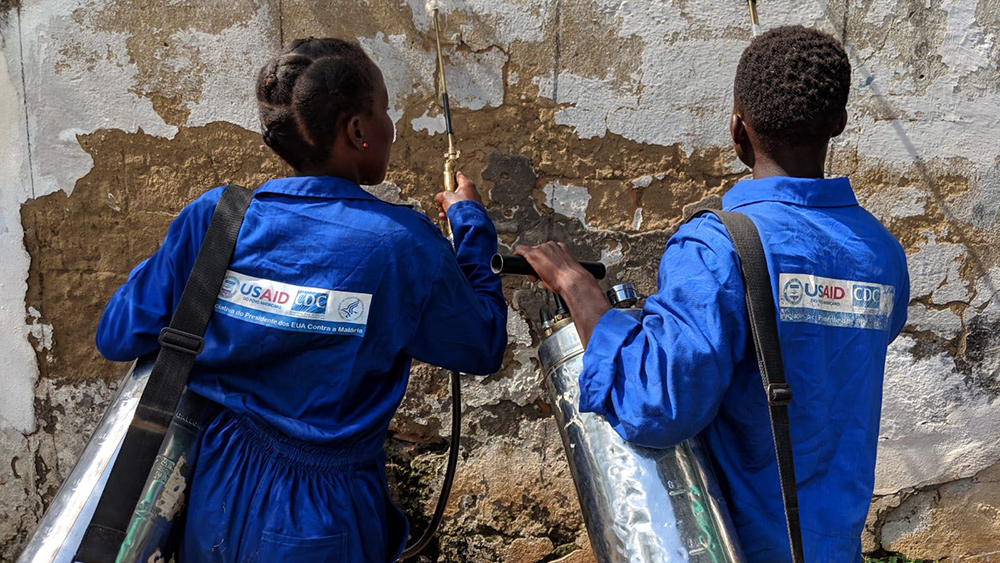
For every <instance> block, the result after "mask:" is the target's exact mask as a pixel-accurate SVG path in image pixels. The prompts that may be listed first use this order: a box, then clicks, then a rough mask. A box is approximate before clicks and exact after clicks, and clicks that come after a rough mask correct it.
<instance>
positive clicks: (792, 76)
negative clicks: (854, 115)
mask: <svg viewBox="0 0 1000 563" xmlns="http://www.w3.org/2000/svg"><path fill="white" fill-rule="evenodd" d="M850 88H851V62H850V61H849V60H848V58H847V53H845V52H844V48H843V47H842V46H841V44H840V42H839V41H837V40H836V39H834V38H833V37H831V36H830V35H827V34H826V33H823V32H820V31H817V30H814V29H808V28H805V27H802V26H798V25H796V26H785V27H779V28H776V29H772V30H770V31H768V32H767V33H764V34H762V35H760V36H759V37H757V38H756V39H754V40H753V42H751V43H750V46H748V47H747V48H746V50H745V51H743V56H741V57H740V64H739V66H738V67H737V68H736V80H735V81H734V84H733V90H734V95H735V101H736V105H737V109H738V110H741V113H742V114H743V119H744V121H745V122H746V123H747V124H749V125H750V127H751V128H753V130H754V131H755V132H756V133H757V134H758V135H759V136H760V137H762V140H764V141H765V142H766V143H768V142H769V143H774V142H779V143H781V144H789V145H815V144H819V143H825V142H827V141H828V140H829V138H830V135H831V134H832V133H833V128H834V126H835V125H836V124H837V122H838V121H839V120H840V118H841V116H842V115H843V113H844V108H846V107H847V94H848V92H849V91H850Z"/></svg>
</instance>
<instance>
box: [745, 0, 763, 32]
mask: <svg viewBox="0 0 1000 563" xmlns="http://www.w3.org/2000/svg"><path fill="white" fill-rule="evenodd" d="M747 7H749V8H750V34H751V35H753V36H754V37H757V36H758V35H760V20H759V19H757V0H747Z"/></svg>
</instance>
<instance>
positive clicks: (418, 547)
mask: <svg viewBox="0 0 1000 563" xmlns="http://www.w3.org/2000/svg"><path fill="white" fill-rule="evenodd" d="M426 8H427V11H428V12H429V13H431V14H432V16H433V18H434V37H435V40H436V41H437V63H438V77H439V81H440V83H441V106H442V107H443V108H444V122H445V129H446V131H447V133H448V152H446V153H444V189H446V190H448V191H449V192H453V191H455V188H456V187H457V186H456V181H455V164H456V163H457V162H458V157H459V154H460V153H459V152H458V149H457V148H455V131H454V130H453V129H452V128H451V108H450V107H449V106H448V84H447V83H446V82H445V80H444V58H443V57H442V56H441V25H440V19H439V17H438V3H437V0H429V1H428V2H427V5H426ZM443 231H444V234H445V236H446V237H448V238H451V226H450V225H449V224H448V220H447V219H446V220H445V223H444V228H443ZM450 375H451V440H450V441H449V443H448V463H447V465H446V466H445V470H444V482H443V483H442V484H441V493H440V495H439V496H438V501H437V505H435V507H434V514H433V515H431V520H430V522H429V523H428V524H427V528H426V529H425V530H424V532H423V533H422V534H421V535H420V537H419V538H417V539H415V540H414V541H413V542H412V543H410V544H409V545H407V546H406V547H405V548H404V549H403V552H402V553H401V554H400V555H399V561H403V560H404V559H409V558H411V557H414V556H416V555H417V554H418V553H420V552H421V551H423V550H424V548H426V547H427V545H428V544H430V543H431V540H432V539H433V538H434V534H435V532H437V529H438V527H439V526H440V525H441V520H442V519H443V518H444V510H445V508H446V507H447V506H448V496H449V495H450V494H451V485H452V483H453V482H454V481H455V471H456V468H457V467H458V448H459V440H460V438H461V435H462V384H461V379H460V377H459V374H458V372H457V371H452V372H450Z"/></svg>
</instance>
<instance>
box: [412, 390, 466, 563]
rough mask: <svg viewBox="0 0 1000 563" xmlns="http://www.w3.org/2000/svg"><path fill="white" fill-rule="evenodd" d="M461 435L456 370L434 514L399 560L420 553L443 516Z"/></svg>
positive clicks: (460, 410)
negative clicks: (444, 463)
mask: <svg viewBox="0 0 1000 563" xmlns="http://www.w3.org/2000/svg"><path fill="white" fill-rule="evenodd" d="M461 437H462V384H461V381H460V380H459V378H458V372H457V371H453V372H451V444H450V446H449V447H448V466H447V468H446V469H445V471H444V482H443V483H442V484H441V496H439V497H438V502H437V507H435V508H434V515H433V516H431V523H430V524H428V525H427V529H426V530H424V533H423V535H421V536H420V539H418V540H417V541H415V542H414V543H412V544H410V545H408V546H406V548H405V549H404V550H403V553H402V554H400V556H399V560H400V561H402V560H404V559H409V558H410V557H413V556H414V555H416V554H418V553H420V552H421V551H423V550H424V548H425V547H427V544H429V543H431V539H433V538H434V534H435V533H436V532H437V529H438V526H440V525H441V519H442V518H444V509H445V507H446V506H447V505H448V495H449V494H450V493H451V484H452V482H453V481H454V480H455V468H456V467H457V466H458V442H459V439H460V438H461Z"/></svg>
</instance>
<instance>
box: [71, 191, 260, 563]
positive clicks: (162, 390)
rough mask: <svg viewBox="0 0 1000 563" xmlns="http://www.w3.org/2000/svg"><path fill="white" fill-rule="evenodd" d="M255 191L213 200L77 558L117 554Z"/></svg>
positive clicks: (96, 561) (88, 560)
mask: <svg viewBox="0 0 1000 563" xmlns="http://www.w3.org/2000/svg"><path fill="white" fill-rule="evenodd" d="M252 198H253V192H252V191H250V190H248V189H247V188H244V187H241V186H233V185H231V186H228V187H226V189H225V191H223V193H222V197H221V198H220V199H219V203H218V204H217V205H216V207H215V213H214V214H213V215H212V221H211V222H210V223H209V226H208V232H207V233H206V234H205V238H204V239H203V240H202V244H201V250H199V251H198V257H197V258H195V261H194V266H193V267H192V269H191V274H190V276H188V280H187V283H186V285H185V286H184V292H183V293H182V294H181V298H180V301H179V302H178V304H177V310H176V311H174V316H173V318H172V319H171V320H170V326H168V327H166V328H164V329H163V331H161V332H160V345H161V348H160V352H159V354H158V355H157V356H156V363H155V364H153V369H152V371H151V372H150V374H149V380H148V382H147V383H146V389H145V390H144V391H143V392H142V398H141V399H140V400H139V405H138V407H137V408H136V411H135V415H134V416H133V418H132V423H131V425H130V426H129V429H128V432H127V433H126V434H125V440H124V441H123V442H122V446H121V449H120V451H119V453H118V456H117V458H116V459H115V464H114V467H112V469H111V474H110V476H109V477H108V482H107V485H105V487H104V492H103V493H102V495H101V499H100V501H99V502H98V504H97V509H96V511H95V512H94V517H93V518H92V519H91V521H90V526H89V527H88V528H87V531H86V533H85V534H84V536H83V540H82V541H81V543H80V547H79V548H78V550H77V554H76V559H74V561H81V562H82V563H104V562H107V561H114V560H115V558H116V557H117V555H118V549H119V548H120V546H121V544H122V541H123V540H124V538H125V530H126V529H128V524H129V520H130V519H131V517H132V512H133V510H134V509H135V505H136V502H137V501H138V500H139V495H140V494H141V492H142V488H143V485H144V484H145V482H146V477H147V476H148V474H149V471H150V468H151V467H152V466H153V463H154V460H155V459H156V454H157V452H158V451H159V449H160V443H161V442H162V441H163V436H164V434H165V433H166V431H167V427H168V426H169V425H170V420H171V418H173V415H174V409H176V408H177V401H178V400H179V399H180V397H181V394H182V393H183V392H184V387H185V385H187V380H188V376H189V375H190V374H191V368H192V367H193V366H194V359H195V356H197V355H198V354H199V353H200V352H201V350H202V348H203V347H204V345H205V340H204V338H203V337H204V334H205V329H206V328H207V327H208V320H209V318H211V316H212V311H213V310H214V308H215V300H216V298H217V297H218V295H219V289H220V288H221V286H222V280H223V278H224V277H225V275H226V270H227V269H228V267H229V261H230V259H231V258H232V255H233V248H234V247H235V246H236V237H237V236H238V235H239V232H240V227H241V226H242V224H243V215H244V214H245V213H246V210H247V207H248V206H249V205H250V200H251V199H252Z"/></svg>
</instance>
